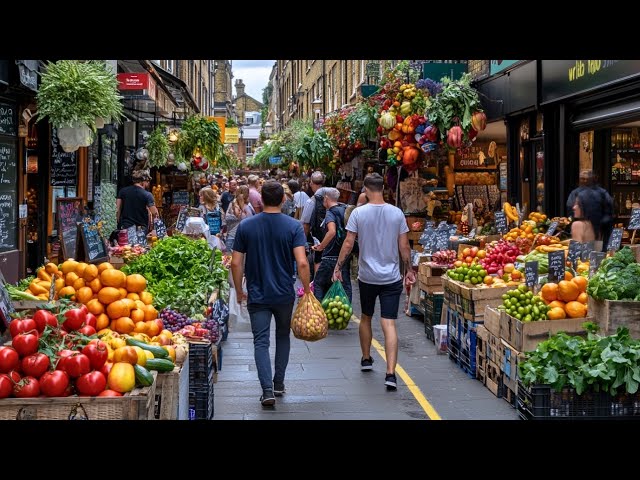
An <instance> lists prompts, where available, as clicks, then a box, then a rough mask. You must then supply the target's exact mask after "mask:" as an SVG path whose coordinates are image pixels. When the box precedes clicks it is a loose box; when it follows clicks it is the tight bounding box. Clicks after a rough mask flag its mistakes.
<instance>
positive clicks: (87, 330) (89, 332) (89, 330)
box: [78, 325, 96, 337]
mask: <svg viewBox="0 0 640 480" xmlns="http://www.w3.org/2000/svg"><path fill="white" fill-rule="evenodd" d="M78 333H81V334H82V335H85V336H87V337H90V336H91V335H95V334H96V329H95V328H93V327H92V326H91V325H85V326H84V327H82V328H79V329H78Z"/></svg>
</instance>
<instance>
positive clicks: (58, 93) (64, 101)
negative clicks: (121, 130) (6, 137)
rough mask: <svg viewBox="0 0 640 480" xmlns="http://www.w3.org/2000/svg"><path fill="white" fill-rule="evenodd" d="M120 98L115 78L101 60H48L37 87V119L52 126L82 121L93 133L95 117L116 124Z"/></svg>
mask: <svg viewBox="0 0 640 480" xmlns="http://www.w3.org/2000/svg"><path fill="white" fill-rule="evenodd" d="M121 99H122V97H121V96H120V95H119V94H118V81H117V79H116V76H115V74H114V73H113V72H112V71H110V70H109V69H108V68H107V66H106V64H105V63H104V62H102V61H97V60H91V61H87V62H82V61H78V60H59V61H57V62H55V63H49V64H48V65H47V70H46V71H45V72H44V73H43V74H42V80H41V83H40V88H39V90H38V95H37V102H38V120H41V119H43V118H45V117H48V118H49V121H50V122H51V124H52V125H53V126H54V127H56V128H60V127H69V126H73V125H76V124H78V123H80V124H85V125H87V126H88V127H90V128H91V130H93V131H94V132H95V130H96V117H101V118H104V119H107V118H110V119H111V121H112V122H114V123H119V122H120V119H121V117H122V103H121V101H120V100H121Z"/></svg>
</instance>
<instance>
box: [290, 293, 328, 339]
mask: <svg viewBox="0 0 640 480" xmlns="http://www.w3.org/2000/svg"><path fill="white" fill-rule="evenodd" d="M328 327H329V324H328V323H327V316H326V315H325V313H324V310H322V305H320V302H319V301H318V300H317V299H316V297H315V296H314V295H313V293H312V292H309V293H305V294H304V295H303V296H302V298H301V299H300V302H298V306H297V307H296V311H295V312H294V313H293V318H292V319H291V330H292V331H293V336H294V337H296V338H298V339H300V340H306V341H307V342H315V341H316V340H321V339H323V338H324V337H326V336H327V331H328Z"/></svg>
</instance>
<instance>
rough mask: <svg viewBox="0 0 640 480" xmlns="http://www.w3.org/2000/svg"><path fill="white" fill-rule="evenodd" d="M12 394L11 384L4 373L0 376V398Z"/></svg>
mask: <svg viewBox="0 0 640 480" xmlns="http://www.w3.org/2000/svg"><path fill="white" fill-rule="evenodd" d="M12 392H13V382H12V381H11V379H10V378H9V375H7V374H6V373H2V374H0V398H7V397H8V396H10V395H11V393H12Z"/></svg>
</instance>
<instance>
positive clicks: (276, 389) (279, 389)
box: [273, 383, 286, 397]
mask: <svg viewBox="0 0 640 480" xmlns="http://www.w3.org/2000/svg"><path fill="white" fill-rule="evenodd" d="M285 392H286V390H285V388H284V383H274V384H273V393H274V394H275V396H276V397H281V396H282V394H283V393H285Z"/></svg>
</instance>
